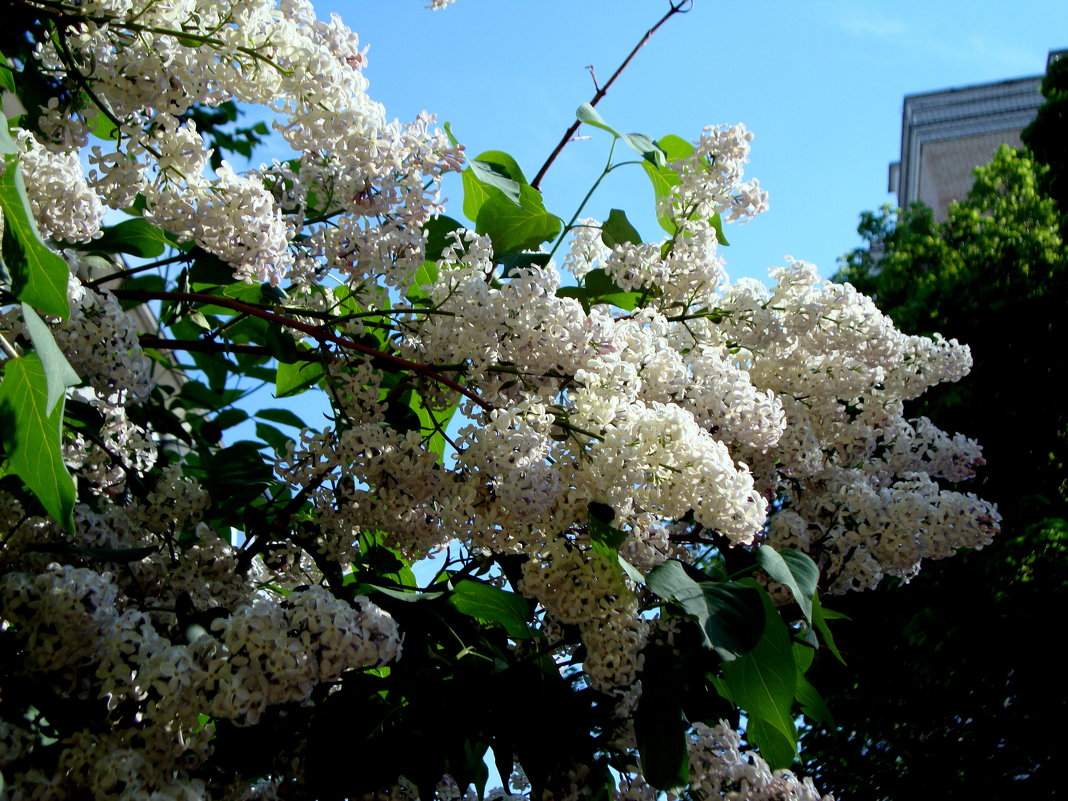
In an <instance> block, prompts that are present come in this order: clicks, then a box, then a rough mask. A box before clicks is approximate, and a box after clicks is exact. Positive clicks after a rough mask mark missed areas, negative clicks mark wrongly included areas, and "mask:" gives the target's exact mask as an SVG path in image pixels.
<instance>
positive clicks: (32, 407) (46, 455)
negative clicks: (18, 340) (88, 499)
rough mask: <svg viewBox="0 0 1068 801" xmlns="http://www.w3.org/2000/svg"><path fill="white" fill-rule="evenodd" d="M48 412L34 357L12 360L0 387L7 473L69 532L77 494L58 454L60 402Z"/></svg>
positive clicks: (43, 383) (38, 362)
mask: <svg viewBox="0 0 1068 801" xmlns="http://www.w3.org/2000/svg"><path fill="white" fill-rule="evenodd" d="M47 409H48V378H47V377H46V375H45V368H44V365H43V364H42V363H41V359H40V358H39V357H38V355H37V354H36V353H28V354H26V355H25V356H22V357H20V358H17V359H11V360H10V361H8V362H7V364H5V365H4V379H3V381H2V382H0V438H2V439H3V443H4V450H5V451H6V453H7V458H8V468H9V472H12V473H17V474H18V476H19V478H21V479H22V481H23V482H24V483H25V484H26V486H27V487H29V488H30V491H31V492H33V494H34V495H36V496H37V499H38V500H39V501H40V502H41V505H42V506H44V508H45V510H46V511H47V512H48V513H49V514H50V515H52V517H53V518H54V519H55V520H56V522H57V523H59V524H60V525H61V526H63V527H64V528H66V529H67V530H68V531H73V530H74V503H75V500H76V499H77V492H76V490H75V487H74V481H73V480H72V479H71V476H70V473H68V472H67V468H66V465H64V464H63V453H62V449H61V439H62V434H61V427H62V424H63V400H62V396H61V397H60V400H59V402H58V403H57V404H56V405H55V407H54V408H53V409H52V411H51V413H49V412H48V411H47Z"/></svg>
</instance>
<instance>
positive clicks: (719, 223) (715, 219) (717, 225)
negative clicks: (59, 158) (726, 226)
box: [708, 214, 731, 247]
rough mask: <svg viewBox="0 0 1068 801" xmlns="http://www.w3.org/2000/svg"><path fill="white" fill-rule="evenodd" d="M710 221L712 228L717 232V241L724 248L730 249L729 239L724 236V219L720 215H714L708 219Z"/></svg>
mask: <svg viewBox="0 0 1068 801" xmlns="http://www.w3.org/2000/svg"><path fill="white" fill-rule="evenodd" d="M708 221H709V222H710V223H712V227H713V228H714V229H715V231H716V241H717V242H719V243H720V244H721V245H723V247H730V245H731V243H730V242H728V241H727V237H725V236H724V235H723V218H722V217H720V216H719V214H713V215H712V216H711V217H709V218H708Z"/></svg>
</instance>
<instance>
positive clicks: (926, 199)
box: [887, 50, 1068, 222]
mask: <svg viewBox="0 0 1068 801" xmlns="http://www.w3.org/2000/svg"><path fill="white" fill-rule="evenodd" d="M1065 52H1068V51H1063V50H1061V51H1056V52H1053V53H1050V55H1049V60H1050V61H1052V60H1053V59H1055V58H1058V57H1060V56H1061V55H1063V54H1064V53H1065ZM1041 84H1042V76H1041V75H1034V76H1030V77H1027V78H1016V79H1013V80H1007V81H998V82H995V83H985V84H978V85H976V86H965V87H960V88H957V89H943V90H940V91H937V92H924V93H921V94H915V95H907V96H906V97H905V102H904V108H903V111H902V115H901V158H900V160H899V161H897V162H895V163H893V164H891V165H890V180H889V186H888V187H887V191H890V192H895V193H896V194H897V202H898V205H899V206H901V207H902V208H904V207H906V206H908V205H909V204H910V203H915V202H916V201H922V202H923V203H925V204H927V205H928V206H930V207H931V208H932V209H933V210H934V214H935V219H936V220H938V221H939V222H942V221H944V220H945V219H946V216H947V213H948V210H949V204H950V203H951V202H953V201H955V200H961V199H962V198H964V197H965V195H967V194H968V190H970V189H971V186H972V170H974V169H975V168H976V167H978V166H980V165H982V164H986V163H987V162H988V161H990V158H991V156H993V154H994V151H995V150H996V149H997V147H998V146H999V145H1003V144H1007V145H1010V146H1012V147H1020V146H1021V144H1022V143H1021V141H1020V132H1021V131H1022V130H1023V129H1024V128H1026V127H1027V125H1028V124H1029V123H1030V122H1031V121H1032V120H1033V119H1034V118H1035V114H1036V113H1037V111H1038V108H1039V106H1041V105H1042V103H1043V102H1044V98H1043V97H1042V94H1041V93H1040V91H1039V90H1040V87H1041Z"/></svg>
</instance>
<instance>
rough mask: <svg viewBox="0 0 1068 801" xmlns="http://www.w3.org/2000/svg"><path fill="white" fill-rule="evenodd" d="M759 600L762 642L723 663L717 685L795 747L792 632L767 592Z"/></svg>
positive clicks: (726, 695) (795, 672) (722, 691)
mask: <svg viewBox="0 0 1068 801" xmlns="http://www.w3.org/2000/svg"><path fill="white" fill-rule="evenodd" d="M760 600H761V602H762V603H763V606H764V633H763V635H762V636H761V638H760V642H758V643H757V645H756V647H755V648H753V649H752V650H750V651H748V652H747V653H745V654H743V655H742V656H740V657H739V658H738V659H735V660H734V661H733V662H724V663H723V676H722V679H721V680H720V681H719V682H718V683H717V687H718V688H719V689H720V691H721V693H723V694H724V696H725V697H726V698H727V700H729V701H731V702H732V703H734V704H737V705H738V706H740V707H741V708H742V709H744V710H745V711H746V712H747V713H748V714H749V715H750V716H751V717H756V718H761V719H762V720H764V721H765V722H767V723H769V724H770V725H771V726H773V727H774V728H775V729H777V730H778V731H779V732H780V733H782V734H783V735H785V736H786V737H787V738H789V740H790V743H791V747H792V748H796V743H797V730H796V729H795V727H794V720H793V715H792V714H791V708H792V706H793V701H794V689H795V688H796V686H797V665H796V663H795V662H794V655H793V650H792V649H791V647H790V635H789V633H788V632H787V630H786V625H785V624H784V623H783V622H782V618H781V617H779V613H778V612H777V611H776V609H775V606H774V604H772V602H771V599H770V598H769V597H768V594H767V593H766V592H763V591H761V592H760ZM791 761H792V760H791Z"/></svg>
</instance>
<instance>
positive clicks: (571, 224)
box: [549, 139, 618, 259]
mask: <svg viewBox="0 0 1068 801" xmlns="http://www.w3.org/2000/svg"><path fill="white" fill-rule="evenodd" d="M617 141H618V140H617V139H613V140H612V147H611V148H609V150H608V163H607V164H606V165H605V168H604V170H602V171H601V174H600V175H598V176H597V180H596V181H594V182H593V186H591V187H590V191H589V192H587V193H586V196H585V197H584V198H582V202H581V203H579V205H578V208H577V209H575V213H574V214H572V215H571V219H570V220H569V221H568V223H567V225H565V226H564V230H563V231H561V232H560V238H559V239H557V240H556V244H555V245H553V249H552V250H550V251H549V258H550V259H551V258H552V257H553V256H554V255H555V254H556V251H557V250H559V249H560V245H562V244H563V243H564V239H566V238H567V235H568V234H569V233H570V232H571V230H572V229H573V228H574V227H575V220H577V219H578V217H579V215H580V214H582V210H583V209H584V208H586V204H587V203H589V201H590V198H591V197H593V193H594V192H596V191H597V187H599V186H600V185H601V181H603V180H604V178H605V176H606V175H608V173H610V172H612V170H613V169H615V168H614V167H613V166H612V155H613V154H614V153H615V152H616V142H617Z"/></svg>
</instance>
